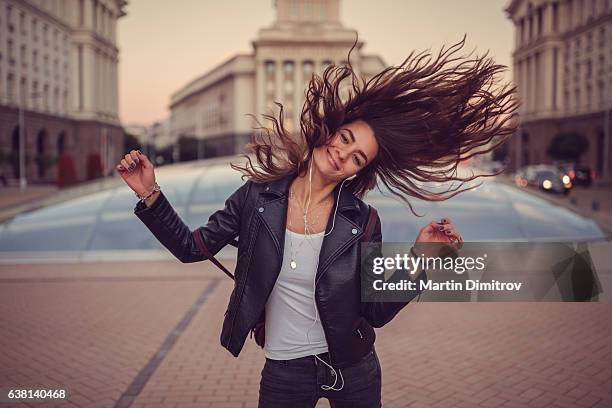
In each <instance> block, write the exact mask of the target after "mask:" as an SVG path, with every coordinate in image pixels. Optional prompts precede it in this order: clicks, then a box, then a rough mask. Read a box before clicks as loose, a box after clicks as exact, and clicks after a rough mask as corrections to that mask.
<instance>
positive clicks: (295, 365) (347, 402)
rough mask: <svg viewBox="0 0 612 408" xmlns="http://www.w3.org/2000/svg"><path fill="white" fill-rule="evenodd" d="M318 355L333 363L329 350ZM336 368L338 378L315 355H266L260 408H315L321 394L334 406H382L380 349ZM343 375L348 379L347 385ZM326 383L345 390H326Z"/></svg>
mask: <svg viewBox="0 0 612 408" xmlns="http://www.w3.org/2000/svg"><path fill="white" fill-rule="evenodd" d="M318 356H319V358H321V359H323V360H324V361H325V362H326V363H327V364H329V355H328V353H322V354H318ZM334 368H335V369H336V373H337V374H336V375H337V376H338V380H337V381H336V378H335V376H334V374H333V372H332V370H331V368H329V367H328V366H327V365H325V364H323V363H322V362H321V361H320V360H318V359H316V358H315V356H314V355H311V356H306V357H300V358H295V359H292V360H271V359H269V358H267V357H266V363H265V364H264V367H263V369H262V370H261V381H260V383H259V408H277V407H278V408H280V407H282V408H286V407H290V408H306V407H308V408H312V407H314V406H315V405H316V404H317V401H318V400H319V398H321V397H324V398H327V399H328V400H329V403H330V405H331V408H344V407H347V408H348V407H350V408H379V407H381V406H382V404H381V381H382V376H381V369H380V362H379V360H378V355H377V354H376V349H374V348H372V351H371V352H370V353H369V354H367V355H366V356H365V357H363V358H362V359H361V360H360V361H358V362H357V363H355V364H353V365H351V366H348V367H345V368H340V369H338V368H336V367H334ZM340 374H342V378H344V386H342V379H341V378H340ZM334 381H336V384H335V385H334ZM322 385H328V386H332V385H334V388H336V389H338V388H341V387H342V389H341V390H339V391H336V390H329V389H328V390H324V389H322V388H321V386H322Z"/></svg>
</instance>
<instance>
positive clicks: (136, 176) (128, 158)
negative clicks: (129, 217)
mask: <svg viewBox="0 0 612 408" xmlns="http://www.w3.org/2000/svg"><path fill="white" fill-rule="evenodd" d="M130 166H131V167H130ZM115 168H116V169H117V171H118V172H119V175H120V176H121V178H123V180H124V181H125V182H126V184H127V185H128V186H130V188H131V189H132V190H134V192H136V193H137V194H139V195H141V196H144V195H146V194H148V193H150V192H151V191H152V190H153V187H154V186H155V171H154V169H153V163H151V161H150V160H149V158H148V157H147V156H145V155H144V154H142V153H141V152H140V150H131V151H130V152H129V153H128V154H126V155H125V157H124V158H123V159H121V162H120V164H118V165H117V166H116V167H115Z"/></svg>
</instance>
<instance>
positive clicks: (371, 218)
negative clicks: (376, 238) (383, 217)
mask: <svg viewBox="0 0 612 408" xmlns="http://www.w3.org/2000/svg"><path fill="white" fill-rule="evenodd" d="M368 208H369V209H370V210H369V211H368V223H367V224H366V227H365V233H364V234H363V235H362V237H361V241H365V242H367V241H369V240H370V239H372V233H373V232H374V226H376V218H378V214H377V211H376V208H374V207H372V206H371V205H369V204H368Z"/></svg>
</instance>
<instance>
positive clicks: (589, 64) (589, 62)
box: [586, 59, 593, 79]
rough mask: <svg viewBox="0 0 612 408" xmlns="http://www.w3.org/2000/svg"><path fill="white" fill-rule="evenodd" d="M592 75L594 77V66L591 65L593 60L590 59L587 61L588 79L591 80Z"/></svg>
mask: <svg viewBox="0 0 612 408" xmlns="http://www.w3.org/2000/svg"><path fill="white" fill-rule="evenodd" d="M592 75H593V64H592V63H591V60H590V59H588V60H586V77H587V78H588V79H590V78H591V76H592Z"/></svg>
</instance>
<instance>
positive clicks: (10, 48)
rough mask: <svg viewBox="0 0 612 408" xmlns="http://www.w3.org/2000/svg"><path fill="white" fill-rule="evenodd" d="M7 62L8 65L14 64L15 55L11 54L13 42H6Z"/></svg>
mask: <svg viewBox="0 0 612 408" xmlns="http://www.w3.org/2000/svg"><path fill="white" fill-rule="evenodd" d="M7 45H8V60H9V64H10V65H14V64H15V55H14V54H13V40H8V43H7Z"/></svg>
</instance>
